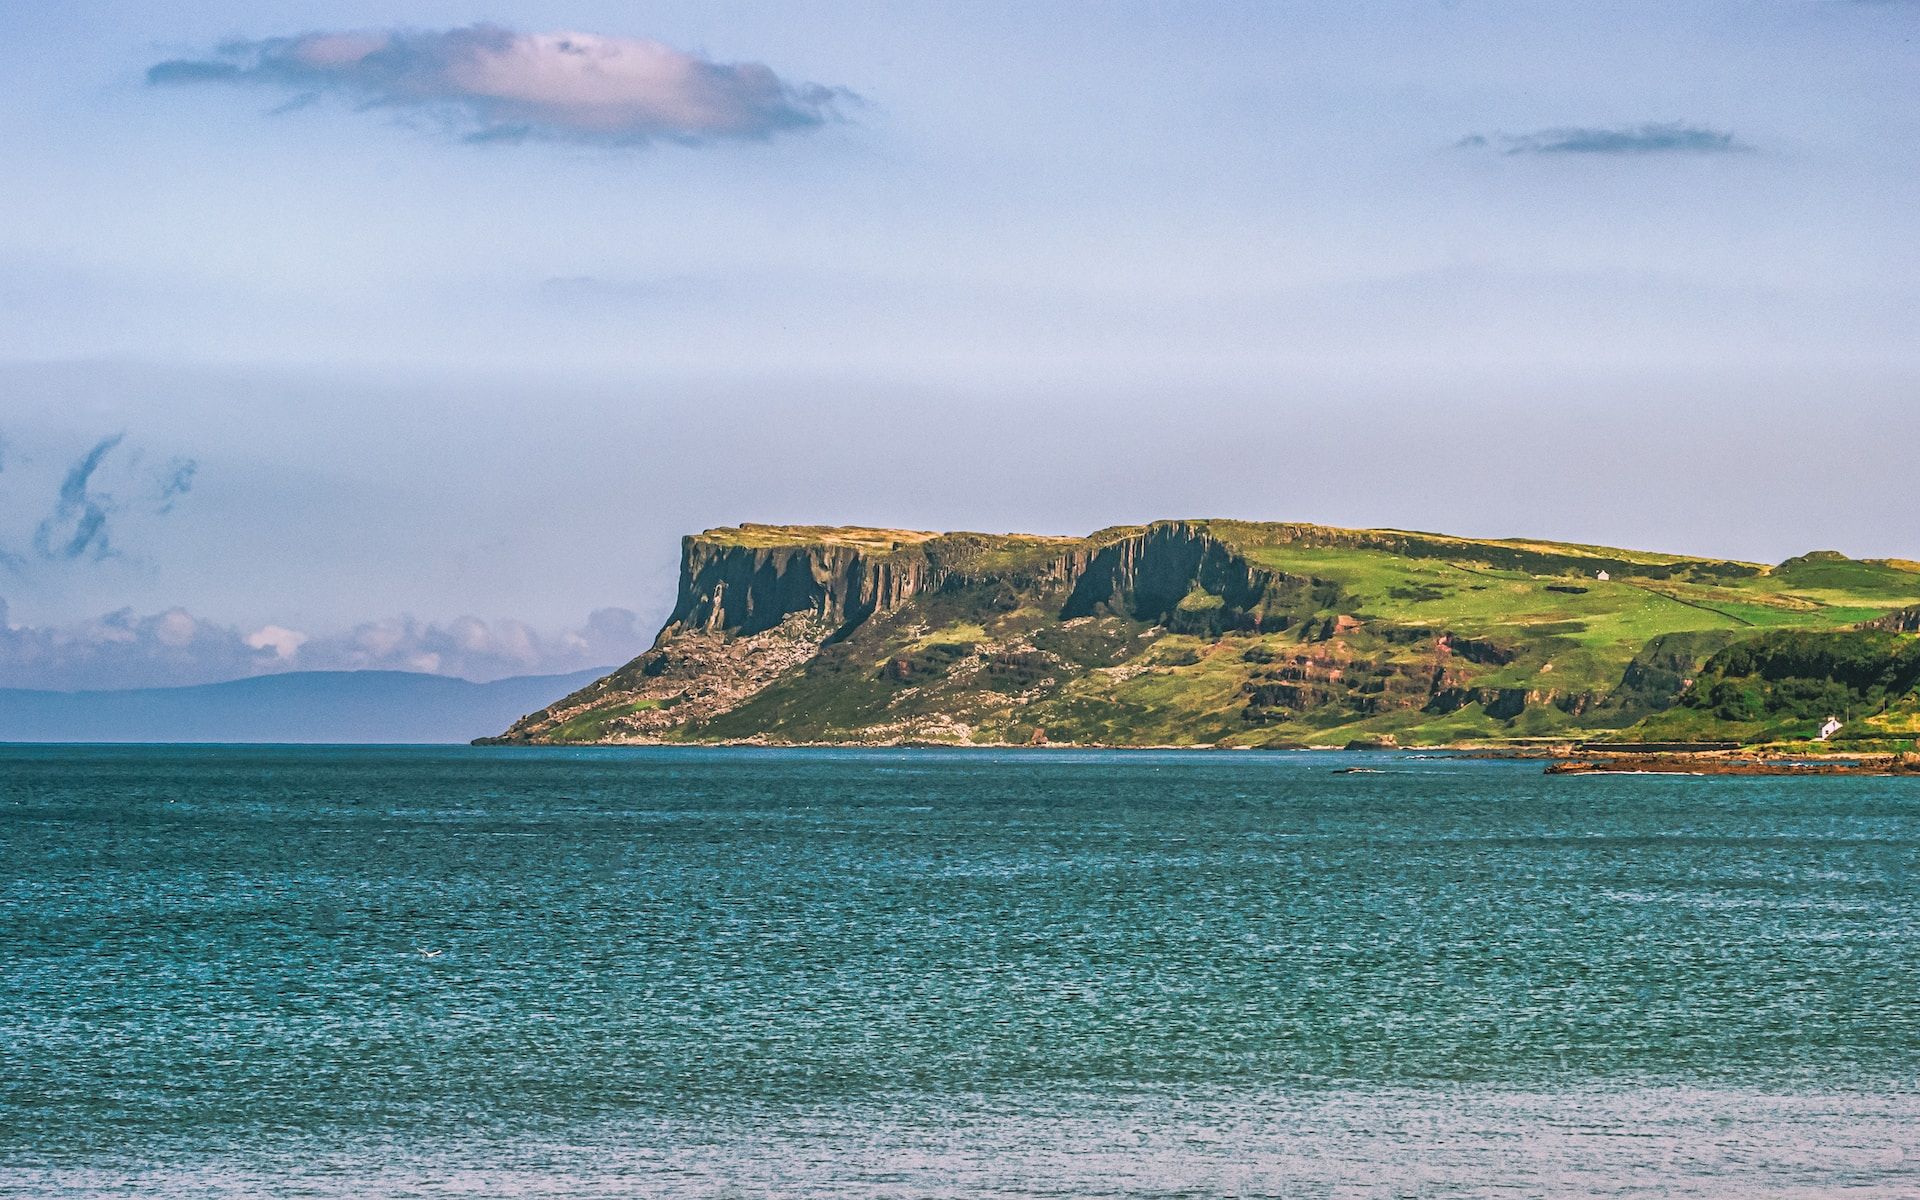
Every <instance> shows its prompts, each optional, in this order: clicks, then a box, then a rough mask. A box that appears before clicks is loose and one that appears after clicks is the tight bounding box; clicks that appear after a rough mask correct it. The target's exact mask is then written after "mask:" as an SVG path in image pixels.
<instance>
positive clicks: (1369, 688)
mask: <svg viewBox="0 0 1920 1200" xmlns="http://www.w3.org/2000/svg"><path fill="white" fill-rule="evenodd" d="M702 537H704V538H708V539H712V541H711V545H712V546H714V547H719V548H721V549H722V550H724V549H728V548H738V549H741V550H743V551H748V552H757V551H762V550H765V549H767V548H785V549H788V550H796V549H798V550H804V549H805V548H806V547H808V546H839V547H854V548H857V549H860V550H861V551H862V552H863V553H867V554H870V555H892V556H896V557H898V556H902V555H913V556H917V557H916V559H915V561H919V562H924V563H926V564H930V566H931V567H932V568H937V569H938V571H939V572H941V573H942V574H941V575H940V578H942V579H943V580H945V583H944V584H943V585H942V586H940V587H939V588H937V589H935V590H931V591H926V592H923V593H921V594H918V595H915V596H913V597H912V598H911V599H910V600H908V601H907V602H905V603H904V604H902V605H900V606H899V607H897V608H894V609H892V610H891V611H885V612H876V613H873V614H872V615H871V616H867V617H865V618H864V619H862V620H860V621H858V622H856V623H853V624H851V625H849V626H848V627H845V628H842V629H841V630H839V631H838V632H837V633H836V634H835V635H834V636H833V637H832V638H830V639H829V640H828V641H827V642H825V643H824V644H822V645H821V646H820V648H819V650H818V652H817V653H816V654H813V655H812V657H811V658H810V659H808V660H807V661H805V662H804V664H803V665H800V666H797V667H795V668H793V669H791V670H788V671H786V672H785V673H784V674H782V675H780V676H779V677H778V678H777V679H775V680H774V681H773V682H772V683H771V684H770V685H768V686H766V687H764V688H763V689H761V690H759V691H757V692H756V693H755V694H753V695H752V696H751V697H750V698H747V699H745V700H744V702H742V703H739V704H737V705H735V706H733V707H731V708H729V709H727V710H726V711H723V712H718V713H715V714H710V715H707V716H704V717H700V718H697V719H694V718H690V719H688V720H687V721H686V722H685V723H684V724H680V725H673V726H670V727H667V728H664V729H655V730H654V731H653V732H652V733H650V734H649V737H651V738H654V739H661V740H687V741H708V740H730V739H742V738H767V739H773V740H785V741H796V742H841V741H898V740H907V741H916V740H926V741H970V742H976V743H1003V742H1014V743H1026V742H1029V741H1033V740H1036V739H1040V738H1044V740H1047V741H1050V742H1073V743H1082V744H1108V745H1224V746H1262V745H1264V746H1287V745H1329V744H1331V745H1340V744H1345V743H1347V742H1349V741H1354V740H1367V739H1379V738H1383V737H1388V736H1390V737H1392V738H1394V739H1397V740H1398V741H1399V742H1400V743H1401V744H1404V745H1434V744H1452V743H1462V742H1476V743H1482V742H1484V743H1497V742H1511V741H1515V740H1520V739H1531V738H1588V737H1593V736H1600V735H1606V734H1608V733H1609V732H1610V731H1618V734H1617V735H1618V736H1622V737H1630V736H1646V737H1649V738H1653V737H1658V738H1661V739H1667V738H1673V739H1682V740H1690V739H1696V738H1717V737H1723V736H1728V735H1732V736H1738V737H1740V738H1742V739H1745V740H1779V739H1783V738H1784V739H1788V740H1791V739H1793V738H1796V737H1803V736H1806V735H1807V732H1808V730H1809V729H1810V728H1811V727H1810V726H1809V725H1808V721H1809V720H1810V719H1812V720H1813V723H1814V724H1817V723H1818V719H1819V718H1809V716H1808V715H1807V714H1808V713H1810V712H1811V711H1812V709H1814V708H1820V707H1821V706H1822V705H1827V704H1835V705H1839V704H1841V701H1842V700H1843V699H1845V700H1846V703H1845V704H1844V705H1842V707H1843V708H1844V712H1843V713H1841V714H1839V715H1842V716H1843V717H1844V718H1845V719H1847V720H1848V721H1849V723H1850V725H1851V726H1853V727H1854V728H1856V729H1858V730H1859V731H1861V732H1863V733H1864V732H1867V731H1872V732H1873V733H1874V734H1875V736H1880V737H1883V738H1898V737H1900V736H1902V735H1903V734H1904V736H1907V737H1909V738H1911V737H1912V736H1913V732H1914V728H1915V727H1916V726H1920V702H1917V701H1916V700H1915V699H1914V698H1913V697H1912V696H1910V695H1908V694H1907V693H1906V692H1904V691H1902V690H1901V689H1902V688H1903V687H1906V688H1908V690H1909V691H1910V690H1911V682H1912V681H1909V680H1908V677H1907V676H1905V675H1902V674H1900V673H1899V672H1898V671H1895V672H1894V673H1893V674H1891V675H1888V676H1887V677H1885V678H1879V677H1878V676H1875V677H1874V680H1877V682H1872V681H1870V682H1869V684H1868V685H1863V686H1861V687H1857V688H1855V687H1853V684H1852V683H1846V684H1844V686H1843V685H1842V684H1835V685H1834V687H1831V688H1829V687H1825V686H1824V685H1816V683H1810V682H1804V681H1803V682H1802V683H1796V684H1791V685H1787V684H1781V683H1779V682H1778V681H1774V682H1771V683H1769V682H1767V681H1766V680H1764V679H1762V678H1761V677H1762V676H1765V675H1766V673H1767V672H1769V671H1773V672H1775V673H1776V674H1777V673H1778V670H1777V669H1776V668H1775V667H1773V666H1769V665H1768V664H1769V663H1773V662H1775V661H1776V660H1777V661H1780V662H1785V661H1787V660H1789V659H1791V660H1792V662H1793V664H1795V665H1794V666H1793V669H1795V670H1805V671H1810V672H1813V673H1815V674H1816V675H1817V674H1818V672H1819V671H1821V670H1832V671H1839V670H1842V669H1843V668H1844V669H1845V670H1846V671H1851V672H1852V673H1853V674H1852V675H1850V676H1848V678H1849V679H1855V677H1858V678H1859V679H1866V678H1867V675H1868V674H1870V672H1868V673H1865V674H1863V672H1864V670H1865V668H1863V667H1861V665H1860V664H1861V663H1862V662H1864V661H1867V660H1872V659H1874V658H1875V656H1879V657H1882V658H1888V659H1889V660H1894V659H1897V660H1898V661H1900V662H1902V663H1904V662H1906V661H1907V659H1906V658H1905V657H1903V656H1905V655H1907V654H1908V653H1909V650H1908V649H1907V648H1906V647H1908V646H1909V644H1916V645H1920V639H1917V638H1914V637H1912V636H1909V635H1904V634H1872V635H1867V634H1859V633H1855V632H1850V631H1852V630H1853V628H1854V627H1855V626H1857V625H1859V624H1861V623H1863V622H1866V621H1869V620H1872V619H1874V618H1877V617H1880V616H1881V615H1882V614H1885V613H1888V612H1889V611H1891V610H1895V609H1900V608H1903V607H1907V606H1912V605H1915V604H1920V570H1916V569H1915V567H1914V565H1913V564H1911V563H1908V562H1902V561H1899V560H1874V561H1862V560H1854V559H1848V558H1845V557H1842V556H1840V555H1838V554H1833V553H1816V554H1811V555H1806V556H1802V557H1800V558H1795V559H1790V560H1788V561H1787V562H1785V563H1782V564H1779V565H1778V566H1767V565H1764V564H1757V563H1741V562H1730V561H1722V560H1714V559H1701V558H1689V557H1685V556H1681V555H1674V554H1662V553H1651V552H1644V551H1632V550H1622V549H1617V548H1613V547H1605V546H1589V545H1579V544H1572V543H1558V542H1544V541H1535V540H1520V539H1511V540H1508V539H1502V540H1476V539H1469V538H1455V537H1448V536H1445V535H1439V534H1425V533H1413V532H1406V531H1399V530H1339V529H1328V528H1325V527H1320V526H1310V525H1294V524H1285V525H1283V524H1259V523H1250V522H1237V521H1208V522H1181V523H1161V524H1157V525H1154V526H1130V527H1116V528H1113V529H1108V530H1102V531H1101V532H1099V533H1097V534H1094V535H1092V536H1091V537H1088V538H1055V537H1033V536H1000V535H984V534H937V535H936V534H922V533H915V532H912V531H901V530H884V529H866V528H861V529H836V530H822V529H815V528H811V527H773V526H743V527H740V528H739V529H733V530H720V531H713V532H711V533H709V534H706V535H702ZM1123 549H1124V550H1128V551H1129V552H1130V553H1131V555H1132V557H1130V558H1128V557H1119V558H1103V557H1101V556H1102V555H1108V556H1111V555H1113V554H1115V553H1117V552H1118V551H1119V550H1123ZM1066 554H1077V555H1079V556H1080V558H1079V559H1076V560H1075V561H1077V562H1079V563H1081V568H1078V569H1077V570H1076V572H1065V571H1063V570H1062V569H1061V568H1060V566H1059V564H1060V563H1061V562H1062V561H1063V560H1062V556H1063V555H1066ZM1156 555H1158V556H1159V557H1158V558H1156V557H1155V556H1156ZM1109 562H1110V563H1111V564H1115V565H1114V566H1112V568H1111V570H1109V573H1108V575H1101V574H1100V572H1101V570H1103V569H1105V568H1103V567H1102V564H1103V563H1109ZM1088 564H1091V565H1088ZM1181 571H1185V572H1186V574H1184V575H1183V574H1180V572H1181ZM1096 576H1097V577H1098V578H1099V580H1100V582H1101V586H1102V587H1103V588H1109V587H1110V593H1109V591H1094V592H1088V591H1087V590H1086V589H1087V588H1088V587H1089V584H1088V582H1087V581H1088V580H1089V579H1092V578H1095V577H1096ZM1109 578H1111V580H1113V581H1117V582H1112V583H1111V585H1109V582H1108V580H1109ZM1072 579H1078V580H1079V581H1080V582H1079V583H1078V584H1077V585H1076V584H1073V583H1071V580H1072ZM1249 581H1251V582H1249ZM1150 585H1151V586H1150ZM1075 587H1077V588H1078V589H1080V590H1070V589H1072V588H1075ZM1083 593H1085V594H1083ZM1149 593H1151V595H1150V594H1149ZM1249 595H1255V596H1257V598H1256V599H1254V600H1249V599H1248V596H1249ZM1822 638H1840V639H1842V640H1841V641H1839V642H1831V643H1828V642H1822V641H1821V640H1820V639H1822ZM1755 639H1759V640H1760V641H1761V642H1763V643H1764V644H1765V645H1766V646H1767V647H1768V648H1769V651H1768V652H1769V654H1771V655H1772V657H1771V658H1767V659H1765V660H1764V661H1762V660H1759V659H1753V658H1752V657H1751V656H1748V657H1746V658H1742V657H1740V656H1739V654H1737V653H1735V651H1736V650H1737V648H1738V647H1741V646H1744V645H1747V644H1749V643H1752V642H1754V641H1755ZM1767 639H1773V640H1772V641H1767ZM1808 639H1811V640H1808ZM670 641H671V630H670V631H669V634H668V635H663V643H662V645H663V646H664V647H666V653H668V654H671V652H672V651H671V646H670V645H668V643H669V642H670ZM1814 646H1824V647H1827V649H1826V650H1823V651H1816V650H1813V649H1809V647H1814ZM1823 653H1824V654H1825V657H1822V654H1823ZM1796 655H1797V656H1798V657H1795V656H1796ZM1710 664H1717V665H1710ZM1823 664H1824V665H1823ZM1781 669H1784V668H1781ZM1742 671H1746V672H1748V674H1749V675H1752V676H1753V678H1752V679H1749V678H1748V676H1747V675H1742V674H1740V672H1742ZM1915 678H1916V679H1920V672H1916V675H1915ZM1756 680H1759V682H1755V681H1756ZM1856 682H1857V680H1856ZM1716 687H1717V688H1718V689H1719V690H1718V692H1717V693H1713V694H1714V695H1717V697H1718V699H1717V700H1714V701H1709V700H1708V699H1707V698H1706V697H1707V696H1708V694H1709V692H1711V691H1712V689H1714V688H1716ZM1836 688H1837V689H1839V690H1835V689H1836ZM1847 688H1853V690H1852V691H1846V689H1847ZM1843 691H1846V695H1845V696H1843V695H1842V692H1843ZM1736 695H1738V696H1740V697H1744V698H1740V699H1736ZM677 698H678V697H677V696H675V695H667V694H663V693H660V692H659V691H658V689H656V690H655V691H653V692H647V693H646V694H645V695H644V696H641V695H640V693H636V692H631V691H621V690H619V689H610V690H608V691H607V693H606V695H605V697H604V700H602V701H600V702H598V703H596V705H595V706H594V707H591V708H588V709H586V710H585V711H579V712H574V713H571V714H570V715H568V716H567V717H566V718H565V720H562V721H558V722H556V723H553V724H551V725H549V726H546V727H542V728H540V729H538V730H537V732H538V734H539V737H540V739H541V740H554V741H595V740H602V739H605V738H608V737H617V736H619V735H620V733H621V730H622V728H623V726H622V724H621V721H622V718H623V717H626V716H629V715H630V714H633V713H636V712H642V711H647V709H648V707H649V706H651V707H653V708H658V707H659V706H660V705H662V704H668V705H670V704H672V703H673V702H675V701H676V700H677ZM1809 706H1811V707H1809ZM1803 710H1805V711H1803ZM1825 715H1826V714H1825V713H1824V712H1822V713H1821V714H1820V717H1822V718H1823V717H1824V716H1825Z"/></svg>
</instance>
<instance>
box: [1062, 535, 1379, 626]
mask: <svg viewBox="0 0 1920 1200" xmlns="http://www.w3.org/2000/svg"><path fill="white" fill-rule="evenodd" d="M1063 566H1064V568H1065V570H1064V571H1063V574H1064V575H1065V576H1066V577H1067V578H1068V579H1069V580H1070V581H1071V582H1072V584H1073V591H1072V593H1071V594H1070V595H1069V596H1068V597H1067V602H1066V604H1065V606H1064V607H1062V609H1061V611H1060V616H1061V619H1062V620H1074V619H1076V618H1079V617H1085V616H1092V615H1093V614H1095V613H1097V612H1101V611H1106V612H1112V613H1125V614H1126V615H1128V616H1131V617H1133V618H1134V619H1136V620H1141V621H1150V622H1154V623H1156V624H1164V625H1170V626H1174V627H1178V628H1183V629H1184V628H1189V627H1191V631H1192V632H1202V631H1203V630H1204V631H1206V632H1212V633H1216V634H1218V633H1222V632H1225V631H1226V630H1230V629H1248V630H1260V631H1264V632H1271V631H1278V630H1283V629H1287V628H1289V627H1291V626H1292V625H1293V624H1294V623H1296V622H1297V621H1300V620H1303V619H1305V618H1306V617H1308V616H1310V615H1311V614H1313V613H1316V612H1319V611H1321V610H1323V609H1328V608H1332V607H1333V606H1335V605H1336V604H1338V603H1339V600H1340V589H1339V587H1338V586H1337V585H1335V584H1333V583H1330V582H1327V581H1325V580H1318V579H1311V578H1307V577H1304V576H1298V575H1288V574H1285V573H1283V572H1280V571H1271V570H1268V569H1266V568H1265V567H1259V566H1255V565H1254V564H1253V563H1250V562H1248V561H1247V559H1246V558H1245V557H1244V556H1242V555H1241V554H1240V553H1239V552H1237V551H1235V550H1234V549H1232V548H1231V547H1229V546H1228V545H1227V544H1226V543H1224V542H1222V541H1220V540H1219V539H1218V538H1216V537H1214V536H1213V535H1212V534H1211V533H1209V532H1208V531H1207V530H1206V529H1205V528H1204V527H1202V526H1200V525H1197V524H1194V523H1191V522H1186V521H1168V522H1165V523H1162V524H1159V525H1150V526H1148V527H1147V528H1146V529H1145V530H1144V531H1142V532H1140V533H1138V534H1134V535H1132V536H1128V537H1123V538H1120V539H1118V540H1116V541H1113V542H1111V543H1109V544H1107V545H1105V546H1102V547H1100V548H1099V549H1097V550H1092V551H1082V552H1080V553H1077V554H1074V555H1070V556H1068V557H1066V558H1065V559H1064V560H1063ZM1196 592H1198V593H1200V594H1202V595H1204V596H1206V597H1212V598H1217V600H1218V603H1217V604H1209V605H1206V606H1188V607H1187V608H1186V609H1185V610H1184V611H1183V604H1182V602H1183V601H1185V600H1187V599H1188V598H1189V597H1190V596H1192V595H1193V594H1195V593H1196ZM1349 619H1350V618H1349Z"/></svg>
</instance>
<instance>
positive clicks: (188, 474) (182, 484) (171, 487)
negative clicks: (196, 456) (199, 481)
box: [154, 458, 200, 513]
mask: <svg viewBox="0 0 1920 1200" xmlns="http://www.w3.org/2000/svg"><path fill="white" fill-rule="evenodd" d="M199 473H200V464H199V463H197V462H195V461H194V460H193V459H191V458H176V459H174V460H173V462H172V463H171V464H169V465H168V467H167V470H166V473H165V474H163V475H162V476H161V477H160V501H159V507H157V508H155V509H154V511H155V512H157V513H170V512H172V511H173V506H174V505H175V504H176V503H178V502H179V500H180V497H182V496H184V495H186V494H187V493H188V492H190V491H192V490H193V477H194V476H195V475H197V474H199Z"/></svg>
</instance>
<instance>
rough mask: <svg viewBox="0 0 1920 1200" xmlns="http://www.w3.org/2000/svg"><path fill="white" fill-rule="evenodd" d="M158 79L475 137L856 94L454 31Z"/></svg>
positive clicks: (796, 108)
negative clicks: (337, 103) (243, 87)
mask: <svg viewBox="0 0 1920 1200" xmlns="http://www.w3.org/2000/svg"><path fill="white" fill-rule="evenodd" d="M147 82H148V83H150V84H153V85H156V86H201V85H207V84H224V85H239V84H255V85H261V86H266V87H271V88H274V89H278V90H281V91H284V92H289V93H291V94H292V95H293V98H294V100H295V101H296V102H298V101H302V100H305V99H307V98H310V97H314V96H319V95H322V94H328V93H331V94H336V95H339V96H341V97H343V98H345V99H347V100H349V101H351V102H354V103H356V104H358V105H359V106H361V107H363V108H383V109H395V110H403V111H410V112H418V113H424V114H430V115H433V116H435V117H438V118H440V119H442V120H444V121H445V122H446V123H447V124H448V126H449V128H451V129H453V130H454V131H456V132H458V133H459V134H461V135H462V136H464V137H465V138H466V139H467V140H468V141H473V142H515V141H524V140H529V139H544V140H558V141H573V142H589V143H597V144H602V145H640V144H644V143H647V142H653V141H671V142H680V143H683V144H700V143H706V142H712V141H719V140H724V139H747V140H753V139H764V138H767V137H771V136H773V135H774V134H778V133H783V132H787V131H792V130H802V129H809V128H812V127H815V126H818V125H822V124H825V123H826V122H827V121H829V120H833V119H834V118H835V117H837V116H838V106H839V105H840V104H841V103H843V102H851V101H853V100H854V99H855V97H854V96H853V94H852V93H851V92H848V91H846V90H845V89H843V88H830V87H823V86H821V85H819V84H813V83H790V82H788V81H786V80H784V79H782V78H780V76H778V75H776V74H774V72H773V71H772V69H771V68H769V67H766V66H764V65H762V64H760V63H719V62H714V61H712V60H710V59H706V58H702V57H700V56H698V55H694V54H688V53H686V52H684V51H681V50H676V49H674V48H673V47H671V46H668V45H665V44H664V43H661V42H656V41H651V40H649V39H646V38H630V37H609V36H602V35H598V34H590V33H519V32H516V31H513V30H509V29H503V28H501V27H499V26H495V25H470V26H466V27H464V28H460V29H447V30H401V29H395V30H372V31H362V32H347V33H304V34H300V35H297V36H293V37H279V38H267V39H264V40H260V41H234V42H228V43H226V44H224V45H222V46H220V47H218V49H217V50H216V51H215V53H214V54H213V55H212V56H210V57H207V58H202V59H173V60H169V61H167V62H161V63H156V64H155V65H154V66H153V67H151V68H149V69H148V71H147Z"/></svg>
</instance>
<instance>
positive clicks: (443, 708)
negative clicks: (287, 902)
mask: <svg viewBox="0 0 1920 1200" xmlns="http://www.w3.org/2000/svg"><path fill="white" fill-rule="evenodd" d="M607 670H608V669H607V668H605V667H601V668H598V669H594V670H587V671H575V672H572V673H571V674H566V675H520V676H516V677H514V678H511V679H499V680H495V681H494V682H492V683H473V682H470V681H468V680H465V679H450V678H448V677H446V676H444V675H423V674H418V673H415V672H409V671H293V672H288V673H286V674H281V675H261V676H258V677H256V678H253V679H236V680H233V681H231V682H229V683H209V684H203V685H201V686H198V687H171V688H140V689H137V690H131V691H114V692H51V691H34V690H28V689H24V688H0V742H465V741H468V740H470V739H472V738H475V737H479V736H481V735H482V734H488V733H495V732H498V731H499V730H501V729H503V728H505V727H506V726H508V725H511V724H512V723H513V722H515V721H517V720H519V719H520V718H521V717H522V716H524V715H526V714H527V713H531V712H535V711H537V710H538V709H540V708H541V707H543V706H544V705H547V704H551V703H552V702H553V701H554V700H556V699H558V698H559V697H561V696H564V695H567V694H568V693H570V692H573V691H576V690H577V689H579V688H581V687H583V686H585V685H586V684H588V683H591V682H592V681H594V680H595V679H598V678H600V677H601V676H603V675H605V674H606V673H607Z"/></svg>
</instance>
